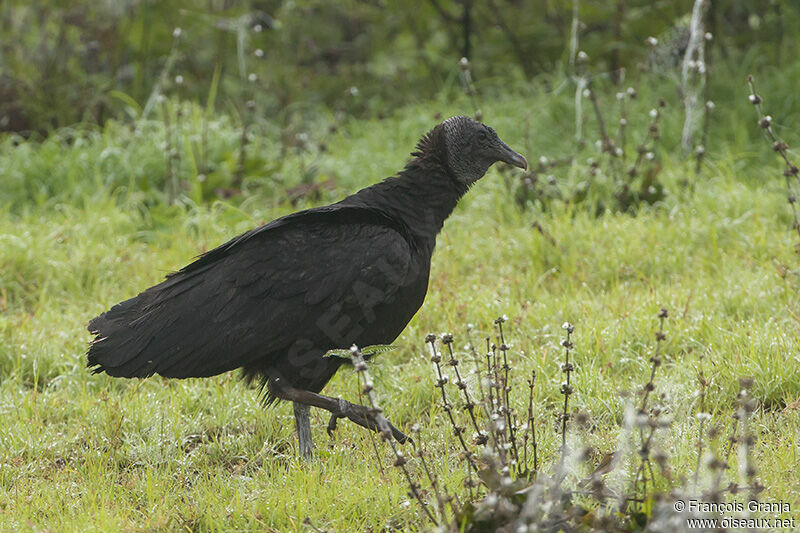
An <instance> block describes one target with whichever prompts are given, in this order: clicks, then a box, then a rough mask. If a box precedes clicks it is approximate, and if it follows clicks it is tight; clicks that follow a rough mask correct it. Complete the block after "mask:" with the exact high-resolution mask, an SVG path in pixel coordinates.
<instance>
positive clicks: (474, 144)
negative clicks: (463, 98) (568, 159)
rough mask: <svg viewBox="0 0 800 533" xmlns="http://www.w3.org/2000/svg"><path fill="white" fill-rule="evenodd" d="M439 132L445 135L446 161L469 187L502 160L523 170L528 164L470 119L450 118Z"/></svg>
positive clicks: (489, 129) (494, 134) (457, 176)
mask: <svg viewBox="0 0 800 533" xmlns="http://www.w3.org/2000/svg"><path fill="white" fill-rule="evenodd" d="M435 129H438V130H439V132H438V134H439V135H441V136H443V139H442V138H440V141H443V143H442V144H444V149H445V151H446V157H445V159H446V162H447V166H448V167H449V168H450V171H451V172H452V173H453V174H454V175H455V177H456V179H458V180H459V181H462V182H464V183H466V184H468V185H471V184H472V183H474V182H476V181H478V180H479V179H481V178H482V177H483V175H484V174H486V171H487V170H489V167H490V166H492V165H493V164H494V163H496V162H498V161H502V162H504V163H508V164H509V165H513V166H515V167H519V168H522V169H526V170H527V168H528V161H527V160H526V159H525V158H524V157H523V156H521V155H520V154H518V153H517V152H515V151H514V150H512V149H511V148H509V146H508V145H507V144H506V143H504V142H503V141H502V140H500V137H498V136H497V133H495V131H494V130H493V129H492V128H490V127H489V126H487V125H485V124H481V123H480V122H476V121H474V120H472V119H471V118H469V117H463V116H459V117H452V118H448V119H447V120H445V121H444V122H442V123H441V124H439V126H437V127H436V128H435Z"/></svg>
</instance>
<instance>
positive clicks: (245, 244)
mask: <svg viewBox="0 0 800 533" xmlns="http://www.w3.org/2000/svg"><path fill="white" fill-rule="evenodd" d="M496 161H505V162H507V163H509V164H512V165H516V166H520V167H526V166H527V162H526V161H525V158H523V157H522V156H520V155H519V154H517V153H516V152H514V151H513V150H511V149H510V148H509V147H508V146H507V145H505V144H504V143H503V142H502V141H501V140H500V139H499V138H498V136H497V135H496V134H495V132H494V131H493V130H492V129H491V128H489V127H487V126H485V125H483V124H480V123H478V122H475V121H473V120H471V119H469V118H466V117H453V118H451V119H448V120H446V121H445V122H443V123H442V124H439V125H438V126H436V127H435V128H434V129H433V130H431V131H430V132H429V133H428V134H426V135H425V136H424V137H423V138H422V140H420V142H419V144H418V146H417V150H416V151H415V152H414V153H413V154H412V159H411V161H410V162H409V163H408V164H407V165H406V167H405V169H404V170H403V171H401V172H400V173H399V174H398V175H397V176H396V177H392V178H388V179H386V180H384V181H382V182H380V183H377V184H375V185H373V186H371V187H367V188H365V189H362V190H361V191H359V192H357V193H355V194H353V195H351V196H348V197H347V198H345V199H344V200H341V201H340V202H337V203H335V204H332V205H329V206H325V207H319V208H314V209H308V210H305V211H300V212H297V213H294V214H291V215H288V216H285V217H282V218H279V219H277V220H275V221H273V222H270V223H269V224H266V225H264V226H261V227H259V228H256V229H254V230H252V231H249V232H247V233H244V234H243V235H240V236H238V237H236V238H234V239H232V240H230V241H228V242H227V243H225V244H223V245H221V246H219V247H217V248H215V249H213V250H211V251H209V252H207V253H205V254H203V255H202V256H200V257H199V258H198V259H197V260H195V261H194V262H193V263H191V264H189V265H188V266H186V267H184V268H182V269H181V270H179V271H177V272H175V273H172V274H170V275H169V276H167V278H166V279H165V280H164V281H163V282H161V283H159V284H158V285H155V286H153V287H150V288H149V289H147V290H145V291H144V292H142V293H141V294H139V295H138V296H136V297H134V298H131V299H129V300H126V301H124V302H122V303H119V304H117V305H115V306H114V307H112V308H111V309H110V310H109V311H107V312H105V313H103V314H102V315H100V316H98V317H96V318H95V319H93V320H92V321H91V322H90V323H89V331H90V332H91V333H92V334H93V335H95V336H96V337H95V339H94V340H93V341H92V343H91V346H90V348H89V351H88V365H89V366H90V367H93V368H94V371H95V372H103V371H105V372H106V373H108V374H109V375H111V376H119V377H147V376H151V375H153V374H160V375H162V376H165V377H174V378H188V377H204V376H212V375H215V374H219V373H222V372H225V371H228V370H232V369H236V368H242V369H243V371H244V374H245V376H247V377H248V378H251V379H253V378H255V379H260V380H262V382H263V383H264V384H266V385H267V389H268V394H269V395H270V398H271V399H274V398H275V397H279V398H282V399H290V400H293V401H295V402H300V403H311V404H312V405H316V406H318V407H323V408H326V409H327V408H328V407H327V405H329V404H325V405H320V404H319V402H318V401H317V400H313V401H311V402H307V401H306V400H308V398H309V397H313V398H320V397H321V398H324V397H322V396H318V395H315V394H311V395H310V396H309V395H304V394H300V392H299V391H310V392H311V393H318V392H319V391H321V390H322V388H323V387H324V386H325V384H326V383H327V382H328V381H329V380H330V379H331V378H332V377H333V375H334V374H335V373H336V371H337V370H338V369H339V367H340V366H341V365H342V363H343V361H344V360H343V359H341V358H337V357H332V358H325V357H323V355H324V354H325V353H326V352H328V351H329V350H331V349H337V348H339V349H341V348H348V347H350V346H351V345H353V344H355V345H358V346H369V345H375V344H389V343H391V342H393V341H394V340H395V339H396V338H397V336H398V335H399V334H400V332H401V331H402V330H403V328H405V326H406V324H408V322H409V321H410V320H411V318H412V317H413V316H414V314H415V313H416V312H417V310H418V309H419V308H420V306H421V305H422V302H423V300H424V298H425V293H426V291H427V287H428V274H429V271H430V262H431V255H432V253H433V249H434V245H435V239H436V235H437V234H438V232H439V230H440V229H441V227H442V225H443V223H444V221H445V219H446V218H447V217H448V215H449V214H450V213H451V212H452V210H453V208H455V206H456V204H457V203H458V200H459V199H460V198H461V196H462V195H463V194H464V193H465V192H466V191H467V190H468V189H469V187H470V186H471V185H472V184H473V183H474V182H475V181H477V180H478V179H479V178H480V177H482V176H483V174H484V173H485V172H486V170H487V169H488V167H489V166H490V165H491V164H493V163H494V162H496ZM287 391H288V392H287ZM295 393H296V394H295ZM315 402H316V403H315ZM340 416H348V417H350V416H349V415H347V414H344V415H341V413H340ZM350 418H351V419H352V417H350ZM359 423H360V422H359Z"/></svg>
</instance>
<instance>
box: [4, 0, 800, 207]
mask: <svg viewBox="0 0 800 533" xmlns="http://www.w3.org/2000/svg"><path fill="white" fill-rule="evenodd" d="M694 3H695V2H693V1H692V0H669V1H666V0H664V1H646V0H606V1H604V2H580V1H579V0H528V1H522V0H415V1H413V2H389V1H385V0H345V1H342V2H329V1H323V0H299V1H276V0H273V1H249V2H248V1H231V0H207V1H206V2H189V1H185V0H169V1H159V2H155V1H151V0H119V1H111V0H104V1H97V2H87V1H77V2H74V1H73V2H64V1H61V0H36V1H32V2H22V1H19V0H5V1H4V2H3V4H2V6H3V7H2V8H1V9H0V35H1V36H2V38H1V39H0V175H1V176H2V179H3V189H4V192H5V193H6V194H5V198H0V205H12V206H16V207H15V208H16V209H19V208H21V206H23V205H27V204H30V203H33V204H36V205H39V206H41V205H42V203H44V202H47V201H52V202H57V201H75V200H76V199H81V198H83V199H86V198H88V197H90V196H91V193H92V192H93V191H96V190H98V189H103V190H105V191H106V192H112V193H114V194H117V193H119V192H121V191H126V192H127V193H133V194H134V196H135V195H137V194H138V196H135V197H132V196H131V194H129V195H128V196H127V198H128V199H133V200H136V201H140V202H143V203H144V204H145V205H147V206H152V205H155V204H160V203H167V204H174V203H175V202H176V201H177V200H188V201H189V203H195V204H197V203H200V202H203V201H209V200H217V199H227V198H231V197H234V196H235V197H238V196H239V195H240V193H242V192H247V191H250V192H256V191H257V192H264V193H265V194H264V195H263V196H266V197H269V198H277V197H278V196H280V198H281V201H283V200H286V199H288V200H289V201H291V202H292V203H296V201H298V200H299V199H302V198H305V197H307V196H310V197H312V200H313V199H314V198H316V199H318V200H319V199H320V198H321V199H325V198H326V196H325V195H326V194H331V195H332V196H337V195H340V193H341V192H349V191H351V190H352V189H353V188H354V187H355V186H360V185H362V184H363V182H362V181H358V180H356V181H352V180H349V178H348V177H347V176H341V175H337V173H336V172H335V171H334V170H333V168H334V167H335V165H332V164H330V161H327V160H326V159H325V156H326V153H327V152H328V150H329V148H330V145H331V143H333V144H336V143H337V140H338V139H339V137H337V135H338V132H341V131H342V130H343V129H344V130H345V131H346V129H347V125H348V124H350V125H353V124H355V122H354V121H367V123H369V122H368V121H371V120H375V121H380V120H383V119H385V118H389V117H396V116H397V114H398V113H397V112H398V110H400V111H399V113H400V114H408V113H414V114H419V116H420V118H421V120H419V121H416V122H414V124H413V125H411V126H410V129H409V130H408V131H409V132H410V133H408V134H406V130H398V143H400V142H401V141H402V143H403V145H402V146H403V147H404V148H403V150H402V153H408V152H407V151H408V150H409V149H410V148H411V146H413V142H414V140H415V138H418V136H419V134H420V133H422V132H424V131H425V130H427V129H428V128H430V127H431V126H432V125H433V124H435V123H436V121H438V120H440V119H441V118H442V116H444V114H445V113H449V114H453V113H462V114H473V115H476V116H477V117H481V116H483V113H481V108H483V109H484V110H486V109H487V108H490V107H492V106H494V105H500V106H503V105H505V107H508V108H510V109H509V111H508V113H507V114H506V115H505V116H502V117H496V116H486V117H485V119H486V121H487V122H489V123H490V124H494V125H502V124H503V122H504V121H507V120H510V119H514V120H515V121H516V122H515V123H514V126H513V128H514V129H515V130H516V131H517V133H519V132H521V131H522V130H524V132H523V135H524V139H525V141H524V142H525V146H524V148H525V150H526V151H527V152H531V151H533V150H535V151H536V153H529V154H528V156H529V158H532V160H534V161H535V160H537V159H539V162H540V164H539V165H538V166H537V167H535V168H533V169H532V170H531V171H530V172H529V173H528V174H527V175H526V176H524V177H523V179H522V181H519V180H517V181H518V182H519V183H515V184H511V188H513V189H514V190H513V191H512V193H513V196H514V197H515V199H516V200H517V201H518V203H519V204H520V205H522V206H525V205H527V204H530V203H531V202H533V203H539V204H544V203H547V202H548V201H549V200H551V199H554V198H557V199H560V200H564V201H566V202H568V203H569V202H577V201H581V200H583V199H585V197H586V195H587V194H588V193H589V192H591V191H588V190H587V189H588V187H589V185H590V184H591V186H592V189H593V190H594V191H599V192H597V194H595V200H596V201H595V202H594V203H593V205H594V207H593V208H596V209H597V210H598V212H602V211H603V210H604V209H606V208H608V207H611V208H613V209H621V210H628V209H630V208H631V207H635V205H637V204H638V202H639V201H641V200H644V201H646V202H647V203H650V204H652V203H655V202H657V201H660V200H661V199H663V197H664V190H663V185H662V184H661V183H660V182H659V180H658V173H659V171H660V168H661V167H662V164H661V163H660V162H659V160H658V154H659V149H658V148H660V149H661V150H663V151H664V152H669V153H683V157H684V159H685V158H686V157H687V155H688V153H689V151H690V150H692V149H698V150H703V151H705V150H708V151H709V153H710V156H709V157H710V158H711V159H709V157H706V156H705V155H703V156H701V157H699V158H698V163H697V168H698V169H699V168H700V164H701V163H700V159H701V158H705V160H704V163H707V161H710V160H712V159H713V155H714V154H713V152H714V150H723V149H724V150H738V151H740V152H742V153H744V151H745V150H746V148H745V147H746V146H749V142H748V141H752V140H754V139H755V138H756V137H757V136H758V135H759V131H758V130H757V129H753V128H742V127H741V122H740V119H741V117H743V116H749V115H745V113H750V111H749V110H748V111H744V110H741V112H740V110H739V109H738V108H737V109H736V111H735V112H731V110H732V109H733V108H732V107H731V106H732V105H733V103H734V102H736V103H737V104H736V105H737V106H738V105H739V104H743V103H746V101H745V100H743V99H742V98H743V95H745V94H746V90H747V89H746V85H745V83H744V78H745V75H746V74H749V73H751V72H752V73H755V74H757V75H759V74H761V73H762V72H766V76H765V80H764V81H765V83H766V86H767V88H768V90H769V91H770V92H772V93H776V94H778V95H779V97H778V98H777V99H776V100H774V101H772V102H770V104H771V106H772V107H771V109H772V110H773V112H774V113H776V114H778V113H780V116H781V117H784V119H785V122H787V123H788V122H789V121H790V120H791V119H793V118H794V117H795V116H796V115H797V114H798V113H800V104H798V103H797V102H796V97H795V94H796V90H794V89H793V87H794V86H795V85H796V80H797V79H798V77H799V76H800V67H798V65H797V56H798V42H799V41H798V31H797V28H798V23H800V0H767V1H765V0H714V1H712V2H708V1H707V2H706V10H705V13H704V15H703V17H702V20H703V22H704V28H703V32H705V35H706V41H707V42H706V43H705V52H704V54H703V58H701V59H700V60H698V61H697V62H695V63H694V67H693V68H694V69H695V71H697V72H699V70H700V69H699V65H700V64H702V68H703V72H702V73H700V74H697V72H695V73H694V74H692V76H694V78H693V80H694V81H692V80H689V81H688V82H687V81H686V80H685V79H684V80H682V78H681V68H682V63H683V60H684V56H685V55H686V49H687V45H688V42H689V36H690V24H691V13H692V8H693V5H694ZM579 51H580V52H582V53H583V54H586V55H583V58H584V59H583V60H580V58H581V53H578V52H579ZM462 57H465V58H468V67H464V65H463V64H462V65H461V68H460V66H459V64H460V61H461V58H462ZM576 58H577V60H576ZM467 78H469V81H468V80H467ZM587 84H588V85H587ZM589 86H591V87H592V90H593V91H594V92H595V94H596V95H598V100H599V104H598V106H595V105H594V102H591V101H590V100H591V99H590V98H588V96H587V94H589V93H587V92H586V91H584V90H582V88H584V87H589ZM465 89H466V90H465ZM687 91H695V92H697V91H700V92H698V93H697V94H698V95H699V96H698V98H699V99H700V101H699V106H700V107H702V105H703V103H704V102H705V101H707V100H713V101H715V102H716V103H717V105H718V106H719V107H718V110H717V111H716V112H715V113H714V116H713V119H712V120H711V121H710V122H711V124H710V125H708V124H707V123H705V124H703V125H702V126H699V125H695V126H694V128H695V130H697V131H696V138H695V139H694V140H693V143H691V144H692V145H691V146H687V144H686V143H685V142H684V143H683V150H677V147H678V139H679V138H680V136H681V134H680V129H681V123H682V121H683V120H684V118H683V117H684V109H683V107H684V102H685V93H686V92H687ZM582 93H583V96H584V98H580V95H581V94H582ZM615 94H616V99H615ZM637 95H638V102H633V100H634V99H635V98H634V97H635V96H637ZM581 100H583V103H582V104H581ZM629 100H630V102H629ZM659 101H662V102H663V105H664V108H663V109H661V108H659V110H660V111H659V113H660V114H663V115H664V117H663V118H662V117H661V116H659V119H658V120H659V121H660V122H661V123H660V124H658V125H655V126H653V125H650V126H649V127H650V128H651V133H652V135H651V137H652V142H650V141H648V142H645V141H644V140H643V139H644V137H645V135H647V128H648V123H649V121H650V119H648V117H647V113H648V110H649V109H652V108H655V107H657V102H659ZM504 102H505V104H504ZM415 106H417V107H415ZM419 106H421V107H422V108H423V109H425V111H423V112H422V113H421V114H420V112H419V111H415V110H418V109H420V107H419ZM581 106H582V107H581ZM593 107H595V109H597V111H596V112H595V111H594V110H593ZM431 108H434V111H431ZM600 110H602V115H604V116H599V115H598V113H600ZM653 112H654V111H651V113H653ZM698 116H699V115H698ZM736 117H738V119H737V118H736ZM619 120H623V121H626V122H627V121H629V122H630V126H629V127H628V132H627V133H626V131H625V128H624V127H623V128H621V129H619V132H618V133H617V122H618V121H619ZM348 121H350V122H348ZM603 122H608V124H609V125H608V133H609V134H610V136H613V137H614V143H615V144H614V145H613V146H612V145H609V144H608V143H606V140H607V139H605V137H606V132H603V131H602V124H603ZM706 122H708V121H706ZM545 125H547V126H545ZM353 127H361V126H353ZM653 127H655V128H656V130H652V128H653ZM544 128H547V129H546V133H544V132H543V130H544ZM776 128H778V129H779V133H781V134H786V133H787V132H786V131H781V130H782V128H783V126H782V125H781V124H776ZM700 130H702V133H701V131H700ZM662 131H665V132H668V134H664V135H662V134H661V133H662ZM640 132H641V134H640ZM612 134H613V135H612ZM513 135H514V134H512V137H511V140H516V141H517V142H518V143H519V142H520V141H519V140H518V139H514V137H513ZM723 135H724V136H725V138H726V142H725V143H724V146H723V145H722V143H715V142H714V140H715V138H719V137H721V136H723ZM519 136H520V135H517V137H519ZM617 136H618V138H617ZM406 137H407V138H406ZM534 137H535V138H534ZM789 137H790V144H791V140H793V139H791V135H789ZM609 138H610V137H609ZM567 139H574V142H572V144H571V145H570V146H569V147H565V145H564V142H563V141H564V140H567ZM662 139H663V140H662ZM24 141H33V142H32V143H29V142H24ZM657 141H658V142H657ZM637 143H639V144H637ZM648 143H649V144H652V146H649V145H648ZM76 144H81V145H82V146H84V147H85V150H72V151H68V150H64V148H66V147H74V146H75V145H76ZM657 144H660V146H659V147H657V146H656V145H657ZM715 144H716V146H715ZM618 145H619V146H618ZM646 145H648V146H646ZM706 145H708V146H706ZM386 149H387V150H392V151H393V153H394V152H396V151H398V150H400V146H399V145H398V146H397V147H390V146H387V147H386ZM617 149H619V150H620V151H621V153H624V158H620V157H618V156H617V155H615V154H613V153H612V152H614V151H615V150H617ZM637 151H639V152H640V155H643V156H646V160H642V161H643V164H641V165H640V162H638V161H637V162H635V163H634V162H633V161H634V160H636V159H637V157H636V152H637ZM67 152H69V153H67ZM540 156H541V157H540ZM606 156H610V159H609V158H608V157H606ZM756 157H762V156H756ZM766 157H769V154H766ZM598 158H600V159H598ZM615 158H617V159H624V160H625V161H623V162H622V165H620V164H619V162H618V161H616V160H615ZM638 159H642V158H641V157H639V158H638ZM3 160H5V162H3ZM651 160H652V161H653V162H652V164H650V163H648V161H651ZM598 161H599V162H598ZM123 163H124V164H123ZM608 165H610V166H608ZM648 165H649V167H648V168H645V167H647V166H648ZM623 166H628V168H629V169H634V167H636V168H635V169H634V170H635V172H634V170H626V169H624V168H623ZM556 167H561V169H559V168H556ZM640 167H641V168H640ZM564 169H566V170H564ZM551 172H553V173H559V174H560V175H559V176H558V177H559V180H560V181H561V183H566V184H567V185H561V186H560V189H559V190H556V189H554V188H553V187H549V186H548V180H549V181H550V182H553V176H552V174H550V173H551ZM625 172H629V173H630V178H631V179H627V178H624V176H625ZM634 173H635V174H636V176H634V175H633V174H634ZM365 175H366V174H365ZM604 175H605V176H607V177H609V180H608V183H607V186H606V187H605V188H604V186H603V183H602V181H603V180H602V179H597V178H598V176H600V178H602V176H604ZM362 177H363V176H362ZM377 177H380V175H375V176H372V179H376V178H377ZM634 177H636V178H637V180H638V182H637V183H633V181H634V180H633V178H634ZM348 180H349V181H348ZM570 180H571V181H570ZM339 186H342V187H344V189H343V190H338V191H337V190H336V188H337V187H339ZM565 189H567V191H566V192H565ZM331 191H334V192H331ZM609 196H614V197H615V199H613V200H609V199H608V198H607V197H609ZM68 197H69V198H71V200H70V199H69V198H68ZM598 198H600V199H599V200H598ZM12 209H14V207H12Z"/></svg>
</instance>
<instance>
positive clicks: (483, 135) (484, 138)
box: [478, 130, 489, 142]
mask: <svg viewBox="0 0 800 533" xmlns="http://www.w3.org/2000/svg"><path fill="white" fill-rule="evenodd" d="M488 139H489V135H488V134H487V133H486V132H485V131H483V130H481V131H479V132H478V140H479V141H480V142H486V141H487V140H488Z"/></svg>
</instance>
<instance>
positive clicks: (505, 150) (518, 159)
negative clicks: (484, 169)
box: [497, 141, 528, 170]
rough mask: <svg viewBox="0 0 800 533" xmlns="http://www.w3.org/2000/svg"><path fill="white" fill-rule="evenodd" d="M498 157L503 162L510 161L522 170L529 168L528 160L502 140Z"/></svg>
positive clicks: (509, 162)
mask: <svg viewBox="0 0 800 533" xmlns="http://www.w3.org/2000/svg"><path fill="white" fill-rule="evenodd" d="M497 158H498V160H500V161H502V162H503V163H508V164H509V165H512V166H515V167H518V168H521V169H522V170H528V160H527V159H525V157H524V156H523V155H521V154H518V153H517V152H515V151H514V150H512V149H511V148H509V147H508V145H507V144H506V143H504V142H503V141H500V147H499V149H498V154H497Z"/></svg>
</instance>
